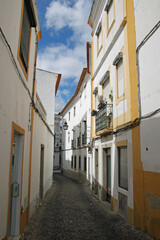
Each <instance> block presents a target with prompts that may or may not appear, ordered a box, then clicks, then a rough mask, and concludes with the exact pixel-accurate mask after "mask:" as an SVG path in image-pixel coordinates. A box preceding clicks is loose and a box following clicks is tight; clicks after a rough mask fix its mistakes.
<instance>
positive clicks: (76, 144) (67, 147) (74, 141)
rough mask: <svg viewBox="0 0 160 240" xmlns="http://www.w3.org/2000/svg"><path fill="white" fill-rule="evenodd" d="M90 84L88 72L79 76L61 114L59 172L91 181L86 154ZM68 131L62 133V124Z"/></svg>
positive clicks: (88, 134)
mask: <svg viewBox="0 0 160 240" xmlns="http://www.w3.org/2000/svg"><path fill="white" fill-rule="evenodd" d="M90 92H91V82H90V74H89V70H88V69H87V68H84V69H83V71H82V74H81V76H80V80H79V82H78V85H77V88H76V90H75V93H74V95H73V97H72V98H71V99H70V100H69V102H68V103H67V104H66V106H65V107H64V108H63V110H62V111H61V113H60V115H61V116H62V146H61V154H62V170H63V172H64V173H65V174H68V175H70V176H74V177H79V173H80V175H81V176H82V177H84V179H87V180H88V181H90V178H91V166H90V164H91V155H90V153H89V152H88V146H89V144H90V140H91V139H90V123H91V109H90V107H91V94H90ZM66 123H67V125H68V129H67V130H64V129H63V127H64V124H66Z"/></svg>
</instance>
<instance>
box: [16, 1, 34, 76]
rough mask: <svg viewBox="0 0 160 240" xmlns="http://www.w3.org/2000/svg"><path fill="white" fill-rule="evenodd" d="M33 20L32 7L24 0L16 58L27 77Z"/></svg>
mask: <svg viewBox="0 0 160 240" xmlns="http://www.w3.org/2000/svg"><path fill="white" fill-rule="evenodd" d="M35 26H36V25H35V20H34V17H33V13H32V9H31V6H30V4H29V1H27V0H24V7H23V17H22V25H21V30H20V42H19V53H18V59H19V61H20V64H21V66H22V69H23V71H24V73H25V76H26V77H27V73H28V64H29V48H30V35H31V27H35Z"/></svg>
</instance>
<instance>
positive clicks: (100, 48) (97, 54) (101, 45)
mask: <svg viewBox="0 0 160 240" xmlns="http://www.w3.org/2000/svg"><path fill="white" fill-rule="evenodd" d="M102 48H103V45H101V47H100V49H99V50H98V52H97V57H98V56H99V54H100V52H101V50H102Z"/></svg>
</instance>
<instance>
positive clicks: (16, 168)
mask: <svg viewBox="0 0 160 240" xmlns="http://www.w3.org/2000/svg"><path fill="white" fill-rule="evenodd" d="M40 39H41V30H40V26H39V19H38V11H37V4H36V0H30V1H28V0H17V1H9V0H2V1H0V53H1V54H0V153H1V157H0V163H1V166H0V182H1V186H0V239H3V240H4V239H5V240H7V239H15V238H16V239H18V238H19V236H20V234H21V233H22V232H23V231H24V228H25V226H26V224H27V222H28V221H29V218H30V217H31V214H32V213H33V211H34V209H35V205H36V204H38V203H37V202H39V201H40V200H41V198H42V197H43V196H44V194H45V193H46V191H47V190H48V188H49V187H50V185H51V181H52V174H51V170H50V168H51V166H52V167H53V144H54V142H53V139H54V137H53V131H52V129H51V128H52V126H49V124H51V125H52V124H54V114H53V119H52V121H50V120H49V119H47V116H49V114H48V106H47V105H46V104H45V102H44V103H42V100H43V96H42V95H41V92H40V91H39V88H38V93H36V58H37V45H38V41H39V40H40ZM53 78H54V84H53V85H52V90H53V95H54V97H55V92H56V90H57V87H58V82H59V81H60V75H58V74H57V77H55V76H54V77H53ZM46 82H47V81H46ZM39 96H40V97H42V98H41V100H40V98H39ZM53 99H54V98H53ZM43 105H44V106H43ZM53 105H54V102H53ZM53 111H54V106H53ZM43 157H44V158H45V160H46V159H49V162H48V164H47V163H46V162H45V164H44V172H43V171H40V169H42V168H41V167H40V166H41V162H43ZM41 176H42V177H43V181H42V180H40V179H41ZM42 185H43V186H42Z"/></svg>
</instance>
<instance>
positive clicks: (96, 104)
mask: <svg viewBox="0 0 160 240" xmlns="http://www.w3.org/2000/svg"><path fill="white" fill-rule="evenodd" d="M98 104H99V101H98V92H97V93H96V94H95V109H96V110H98Z"/></svg>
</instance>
